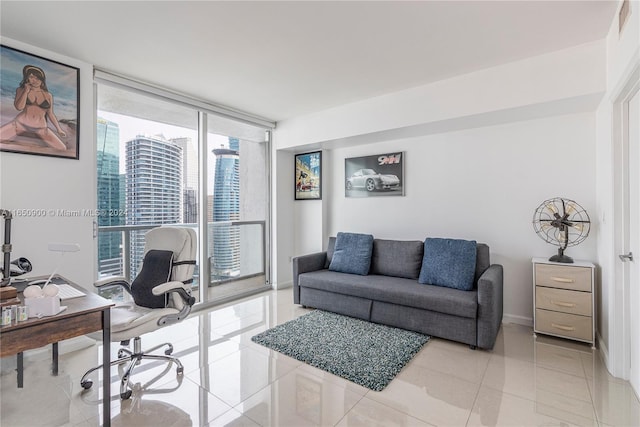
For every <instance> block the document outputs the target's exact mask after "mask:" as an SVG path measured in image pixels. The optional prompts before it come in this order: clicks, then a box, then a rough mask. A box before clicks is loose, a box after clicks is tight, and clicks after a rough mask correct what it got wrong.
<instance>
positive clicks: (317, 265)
mask: <svg viewBox="0 0 640 427" xmlns="http://www.w3.org/2000/svg"><path fill="white" fill-rule="evenodd" d="M326 259H327V253H326V252H316V253H313V254H308V255H301V256H297V257H295V258H293V260H291V262H292V263H293V303H294V304H300V287H299V286H298V276H299V275H300V274H302V273H309V272H311V271H318V270H324V263H325V261H326Z"/></svg>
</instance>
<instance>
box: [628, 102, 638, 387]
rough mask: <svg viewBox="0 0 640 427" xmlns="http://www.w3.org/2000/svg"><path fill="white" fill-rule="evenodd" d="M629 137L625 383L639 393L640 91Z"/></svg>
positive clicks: (632, 105)
mask: <svg viewBox="0 0 640 427" xmlns="http://www.w3.org/2000/svg"><path fill="white" fill-rule="evenodd" d="M627 111H628V116H627V118H628V120H627V123H628V136H629V250H630V251H631V252H632V253H633V260H632V261H630V262H629V307H630V310H629V314H630V317H631V319H630V328H629V332H630V334H629V335H630V343H629V348H630V352H631V354H630V358H629V362H630V365H629V382H630V383H631V386H632V387H633V388H634V389H635V391H636V394H637V395H640V92H639V91H636V93H635V94H634V95H633V97H632V98H631V99H630V100H629V103H628V110H627Z"/></svg>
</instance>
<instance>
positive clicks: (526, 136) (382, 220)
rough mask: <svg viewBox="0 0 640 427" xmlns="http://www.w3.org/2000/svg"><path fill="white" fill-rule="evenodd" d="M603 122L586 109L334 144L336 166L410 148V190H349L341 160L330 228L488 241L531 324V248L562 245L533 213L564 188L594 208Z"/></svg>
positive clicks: (511, 297) (515, 304)
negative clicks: (541, 232) (540, 233)
mask: <svg viewBox="0 0 640 427" xmlns="http://www.w3.org/2000/svg"><path fill="white" fill-rule="evenodd" d="M594 130H595V116H594V114H593V113H582V114H573V115H566V116H559V117H553V118H547V119H538V120H532V121H525V122H516V123H511V124H506V125H499V126H490V127H484V128H476V129H470V130H464V131H458V132H450V133H445V134H438V135H430V136H424V137H417V138H411V139H404V140H394V141H388V142H384V143H378V144H374V145H368V146H358V147H352V148H345V149H337V150H331V151H330V152H329V155H327V158H328V160H329V162H331V163H332V164H334V165H343V164H344V159H345V158H348V157H355V156H363V155H371V154H377V153H387V152H391V151H394V152H395V151H404V153H405V154H404V157H403V158H404V161H405V162H406V163H405V182H406V195H405V197H369V198H345V196H344V184H343V183H344V168H336V169H337V170H336V171H335V172H334V178H335V179H334V182H333V185H332V186H331V187H330V188H328V189H327V190H328V191H327V192H326V194H327V199H326V202H327V203H329V204H330V205H331V207H332V208H331V209H330V213H329V234H330V235H335V234H336V233H337V232H338V231H354V232H363V233H372V234H373V235H374V236H375V237H379V238H390V239H394V238H395V239H406V240H411V239H414V240H424V238H425V237H452V238H461V239H469V240H477V241H479V242H484V243H487V244H488V245H489V246H490V248H491V259H492V262H496V263H499V264H502V265H503V266H504V292H505V300H504V313H505V320H506V321H514V322H517V323H524V324H530V323H531V319H532V316H533V315H532V306H533V302H532V277H531V276H532V274H531V269H532V267H531V257H538V256H540V257H549V256H551V255H554V254H555V253H556V250H557V248H556V247H554V246H551V245H549V244H546V243H545V242H544V241H543V240H541V239H540V238H538V237H537V236H536V234H535V232H534V230H533V227H532V224H531V219H532V216H533V212H534V210H535V209H536V207H538V205H539V204H540V203H541V202H542V201H543V200H545V199H548V198H551V197H555V196H562V197H568V198H570V199H573V200H576V201H577V202H578V203H580V204H581V205H582V206H583V207H585V208H586V210H587V212H595V175H594V165H595V157H594V154H595V151H594V147H595V135H594ZM594 219H595V218H594ZM596 227H597V224H596ZM595 247H596V242H595V239H593V238H592V239H587V240H586V241H585V242H584V243H583V244H581V245H579V246H576V247H575V248H569V249H568V250H567V252H566V253H567V254H568V255H570V256H572V257H574V258H576V259H587V260H594V259H595V252H596V251H595Z"/></svg>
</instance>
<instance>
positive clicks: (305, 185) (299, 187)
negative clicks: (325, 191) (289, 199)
mask: <svg viewBox="0 0 640 427" xmlns="http://www.w3.org/2000/svg"><path fill="white" fill-rule="evenodd" d="M295 158H296V160H295V181H294V182H295V188H294V192H295V200H320V199H322V151H314V152H312V153H304V154H296V156H295Z"/></svg>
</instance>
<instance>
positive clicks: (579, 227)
mask: <svg viewBox="0 0 640 427" xmlns="http://www.w3.org/2000/svg"><path fill="white" fill-rule="evenodd" d="M571 227H573V228H575V229H576V230H578V231H582V230H584V224H573V225H571Z"/></svg>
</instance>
